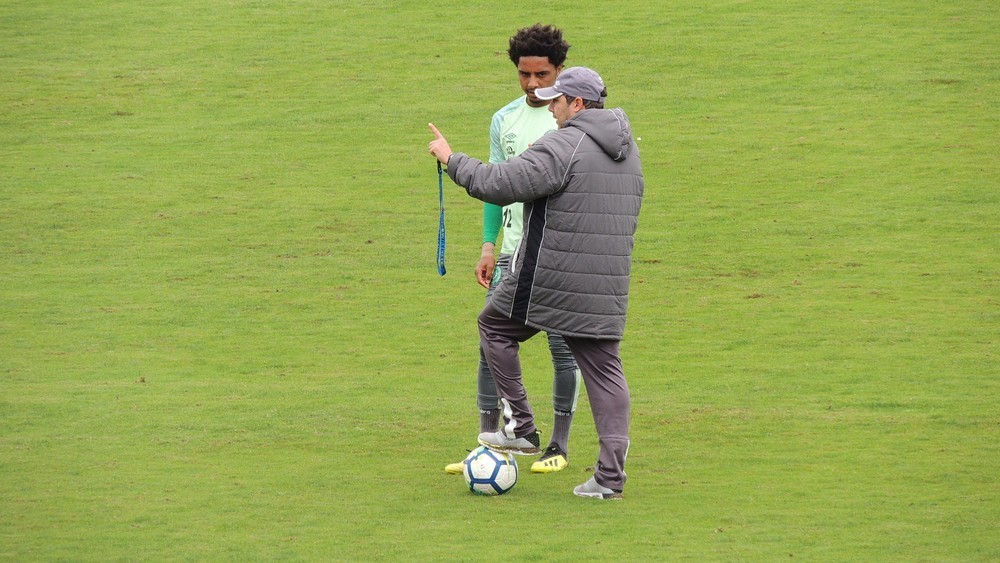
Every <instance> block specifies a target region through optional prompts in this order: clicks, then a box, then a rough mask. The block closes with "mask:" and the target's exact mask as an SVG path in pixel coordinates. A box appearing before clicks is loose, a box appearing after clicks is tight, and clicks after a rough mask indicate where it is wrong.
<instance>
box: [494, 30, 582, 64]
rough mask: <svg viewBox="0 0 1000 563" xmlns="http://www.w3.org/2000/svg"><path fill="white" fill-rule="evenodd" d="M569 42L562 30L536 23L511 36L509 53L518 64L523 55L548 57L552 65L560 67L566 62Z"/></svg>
mask: <svg viewBox="0 0 1000 563" xmlns="http://www.w3.org/2000/svg"><path fill="white" fill-rule="evenodd" d="M568 52H569V43H567V42H565V41H563V37H562V30H561V29H559V28H558V27H555V26H551V25H542V24H540V23H536V24H535V25H533V26H531V27H525V28H524V29H520V30H518V32H517V33H515V34H514V36H513V37H511V38H510V48H509V49H507V54H508V55H509V56H510V60H511V61H512V62H513V63H514V64H515V65H517V63H518V62H520V60H521V57H548V58H549V62H550V63H552V66H555V67H559V66H562V64H563V63H564V62H566V54H567V53H568Z"/></svg>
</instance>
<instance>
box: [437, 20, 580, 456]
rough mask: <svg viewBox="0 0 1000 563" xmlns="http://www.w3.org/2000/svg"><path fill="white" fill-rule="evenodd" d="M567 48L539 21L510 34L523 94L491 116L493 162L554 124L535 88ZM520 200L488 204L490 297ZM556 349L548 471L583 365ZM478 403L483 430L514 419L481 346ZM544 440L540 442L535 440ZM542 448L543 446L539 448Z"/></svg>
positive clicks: (547, 82) (517, 228) (563, 451)
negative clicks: (501, 233)
mask: <svg viewBox="0 0 1000 563" xmlns="http://www.w3.org/2000/svg"><path fill="white" fill-rule="evenodd" d="M568 51H569V44H568V43H566V42H565V41H564V40H563V38H562V31H561V30H560V29H558V28H556V27H553V26H543V25H541V24H536V25H534V26H531V27H526V28H524V29H521V30H518V32H517V33H516V34H514V36H513V37H511V38H510V44H509V49H508V50H507V54H508V55H509V56H510V60H511V62H513V63H514V65H515V66H516V67H517V72H518V76H519V78H520V83H521V89H522V90H523V91H524V94H525V95H524V96H521V97H519V98H517V99H516V100H514V101H512V102H511V103H509V104H507V105H506V106H504V107H503V108H501V109H500V110H499V111H498V112H496V114H494V115H493V120H492V122H491V124H490V162H493V163H499V162H503V161H505V160H508V159H510V158H513V157H515V156H517V155H519V154H521V153H522V152H524V151H525V150H526V149H527V148H528V147H529V146H530V145H531V144H532V143H534V142H535V141H536V140H537V139H538V138H539V137H541V136H542V135H544V134H545V133H547V132H549V131H553V130H555V129H556V121H555V118H554V117H553V116H552V113H551V112H550V111H549V109H548V106H549V102H548V101H546V100H541V99H539V98H538V97H536V96H535V90H536V89H537V88H547V87H550V86H552V85H553V84H554V83H555V81H556V77H557V76H558V74H559V71H560V70H562V67H563V63H564V62H565V60H566V54H567V52H568ZM501 228H502V229H503V242H502V244H501V247H500V254H499V258H498V257H496V256H495V252H496V240H497V236H498V234H499V232H500V229H501ZM521 234H522V204H520V203H513V204H511V205H507V206H505V207H503V208H501V207H499V206H497V205H493V204H489V203H487V204H484V207H483V253H482V257H481V258H480V260H479V263H478V264H476V279H477V281H478V282H479V285H481V286H483V287H485V288H487V293H486V299H487V300H489V298H490V296H491V295H492V294H493V289H494V288H495V287H496V285H497V284H498V283H499V282H500V280H501V279H502V277H503V276H504V275H505V274H506V273H507V272H508V270H509V268H510V264H511V263H512V261H511V257H512V256H513V254H514V253H515V252H516V250H517V247H518V245H519V244H520V242H521ZM548 340H549V350H550V351H551V353H552V366H553V370H554V372H555V373H554V378H553V384H552V406H553V410H554V411H555V413H554V414H555V417H554V422H553V427H552V439H551V440H550V442H549V445H548V447H547V448H545V451H544V453H543V454H542V456H541V457H540V458H539V459H538V461H536V462H535V463H534V464H532V466H531V471H532V472H535V473H550V472H553V471H560V470H562V469H564V468H565V467H566V466H567V465H568V463H569V457H568V452H569V431H570V426H571V425H572V423H573V413H574V412H575V411H576V401H577V396H578V395H579V390H580V370H579V368H578V367H577V365H576V360H575V359H574V358H573V354H572V352H570V350H569V347H568V346H567V345H566V342H565V341H564V340H563V338H562V337H561V336H558V335H555V334H549V335H548ZM478 403H479V412H480V421H479V430H480V432H495V431H497V430H498V429H499V425H500V424H501V423H502V422H503V423H506V421H507V420H509V419H510V417H509V415H508V416H504V411H505V410H508V408H509V407H508V406H507V405H506V404H503V403H504V401H502V399H500V398H499V395H498V393H497V390H496V383H495V382H494V380H493V375H492V374H491V373H490V370H489V367H488V366H487V365H486V359H485V357H484V355H483V351H482V349H481V348H480V350H479V380H478ZM537 445H540V444H537ZM538 451H539V452H541V451H542V450H541V448H539V450H538ZM445 471H447V472H448V473H461V472H462V463H461V462H459V463H452V464H449V465H447V466H446V467H445Z"/></svg>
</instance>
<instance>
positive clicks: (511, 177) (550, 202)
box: [448, 108, 644, 340]
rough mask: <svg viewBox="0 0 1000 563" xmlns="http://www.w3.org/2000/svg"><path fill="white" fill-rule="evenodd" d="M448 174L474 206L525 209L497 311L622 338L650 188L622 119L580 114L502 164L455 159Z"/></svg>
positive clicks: (567, 330)
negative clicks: (478, 203) (519, 206)
mask: <svg viewBox="0 0 1000 563" xmlns="http://www.w3.org/2000/svg"><path fill="white" fill-rule="evenodd" d="M448 175H449V176H450V177H451V179H452V180H454V181H455V183H456V184H458V185H460V186H463V187H465V188H466V189H467V190H468V192H469V195H471V196H473V197H475V198H476V199H480V200H483V201H486V202H489V203H494V204H497V205H506V204H508V203H512V202H515V201H520V202H524V204H525V205H524V236H523V238H522V239H521V245H520V246H519V247H518V249H517V251H516V252H515V253H514V260H513V266H512V268H511V272H509V273H508V274H507V275H505V276H504V278H503V281H502V282H501V283H500V285H499V286H498V287H497V289H496V292H495V293H494V294H493V298H492V300H491V304H492V306H493V307H495V308H496V309H497V310H499V311H500V312H502V313H503V314H504V315H507V316H508V317H510V318H511V319H513V320H516V321H520V322H523V323H525V324H526V325H527V326H530V327H532V328H536V329H539V330H543V331H546V332H551V333H554V334H561V335H564V336H574V337H580V338H595V339H607V340H620V339H621V338H622V336H623V334H624V332H625V313H626V310H627V308H628V289H629V274H630V272H631V267H632V247H633V246H634V243H635V239H634V234H635V229H636V224H637V222H638V216H639V208H640V206H641V204H642V192H643V186H644V182H643V176H642V164H641V163H640V161H639V149H638V147H637V146H636V145H635V142H634V141H633V139H632V127H631V125H630V123H629V121H628V118H627V117H626V115H625V112H624V111H622V110H621V109H619V108H616V109H609V110H603V109H588V110H584V111H581V112H580V113H578V114H576V115H575V116H573V117H572V118H570V119H568V120H567V121H566V123H565V124H564V126H563V128H561V129H559V130H557V131H552V132H549V133H547V134H545V135H544V136H542V138H541V139H539V140H538V141H536V142H535V144H534V145H532V146H531V147H530V148H529V149H528V150H527V151H525V152H524V153H522V154H521V155H520V156H518V157H515V158H512V159H510V160H508V161H506V162H502V163H499V164H484V163H482V162H480V161H478V160H476V159H474V158H471V157H469V156H467V155H465V154H462V153H455V154H453V155H452V157H451V160H450V161H449V162H448Z"/></svg>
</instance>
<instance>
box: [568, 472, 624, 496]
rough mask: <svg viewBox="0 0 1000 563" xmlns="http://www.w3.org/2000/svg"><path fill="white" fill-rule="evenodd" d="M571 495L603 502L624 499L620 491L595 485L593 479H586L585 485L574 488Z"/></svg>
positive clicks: (595, 482)
mask: <svg viewBox="0 0 1000 563" xmlns="http://www.w3.org/2000/svg"><path fill="white" fill-rule="evenodd" d="M573 494H574V495H576V496H578V497H588V498H599V499H603V500H621V499H622V498H624V497H622V492H621V491H616V490H614V489H609V488H607V487H602V486H600V485H598V484H597V481H595V480H594V478H593V477H591V478H590V479H588V480H587V482H586V483H584V484H582V485H578V486H577V487H576V488H574V489H573Z"/></svg>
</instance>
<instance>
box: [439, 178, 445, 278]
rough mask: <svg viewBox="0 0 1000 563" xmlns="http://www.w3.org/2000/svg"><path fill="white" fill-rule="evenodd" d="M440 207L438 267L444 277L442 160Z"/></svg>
mask: <svg viewBox="0 0 1000 563" xmlns="http://www.w3.org/2000/svg"><path fill="white" fill-rule="evenodd" d="M438 205H439V206H440V208H441V218H440V220H439V221H438V249H437V267H438V274H441V275H442V276H443V275H444V274H445V272H446V271H447V270H445V268H444V247H445V237H444V172H442V171H441V161H440V160H439V161H438Z"/></svg>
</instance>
